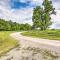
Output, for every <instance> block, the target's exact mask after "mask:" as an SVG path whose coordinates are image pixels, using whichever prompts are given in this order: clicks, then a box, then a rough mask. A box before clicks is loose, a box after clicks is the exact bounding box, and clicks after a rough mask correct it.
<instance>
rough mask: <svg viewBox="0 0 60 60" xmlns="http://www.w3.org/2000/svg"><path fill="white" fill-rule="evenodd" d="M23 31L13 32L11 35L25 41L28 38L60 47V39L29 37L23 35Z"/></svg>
mask: <svg viewBox="0 0 60 60" xmlns="http://www.w3.org/2000/svg"><path fill="white" fill-rule="evenodd" d="M21 33H22V32H16V33H12V34H11V37H13V38H15V39H17V40H23V41H24V40H27V41H32V42H36V43H40V44H45V45H50V46H55V47H60V41H57V40H48V39H40V38H32V37H27V36H23V35H21Z"/></svg>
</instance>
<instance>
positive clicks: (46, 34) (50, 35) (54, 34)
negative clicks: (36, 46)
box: [22, 30, 60, 40]
mask: <svg viewBox="0 0 60 60" xmlns="http://www.w3.org/2000/svg"><path fill="white" fill-rule="evenodd" d="M22 35H24V36H31V37H38V38H43V39H50V40H60V30H45V31H39V30H32V31H27V32H24V33H22Z"/></svg>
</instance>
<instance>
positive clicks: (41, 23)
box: [32, 0, 55, 30]
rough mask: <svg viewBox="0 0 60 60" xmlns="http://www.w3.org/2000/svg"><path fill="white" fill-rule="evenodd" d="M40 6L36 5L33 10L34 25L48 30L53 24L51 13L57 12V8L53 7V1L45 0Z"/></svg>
mask: <svg viewBox="0 0 60 60" xmlns="http://www.w3.org/2000/svg"><path fill="white" fill-rule="evenodd" d="M42 6H43V7H42V8H41V7H40V6H36V8H34V10H33V16H32V20H33V26H34V27H40V29H41V30H46V29H47V28H48V27H49V26H50V25H51V24H52V22H51V17H50V15H51V14H55V11H54V10H55V8H53V5H52V1H50V0H44V1H43V4H42Z"/></svg>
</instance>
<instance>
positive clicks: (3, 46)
mask: <svg viewBox="0 0 60 60" xmlns="http://www.w3.org/2000/svg"><path fill="white" fill-rule="evenodd" d="M11 33H12V32H8V31H1V32H0V56H2V55H4V54H5V53H7V52H8V51H10V50H11V49H13V48H15V47H17V46H18V41H16V40H15V39H13V38H11V37H10V34H11Z"/></svg>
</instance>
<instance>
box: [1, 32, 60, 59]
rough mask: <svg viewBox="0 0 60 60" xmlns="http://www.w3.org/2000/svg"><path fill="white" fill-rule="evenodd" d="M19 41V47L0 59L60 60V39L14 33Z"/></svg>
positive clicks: (13, 36) (13, 35)
mask: <svg viewBox="0 0 60 60" xmlns="http://www.w3.org/2000/svg"><path fill="white" fill-rule="evenodd" d="M10 36H11V37H12V38H14V39H16V40H18V41H19V45H20V46H19V47H17V48H15V49H13V50H11V51H10V52H8V53H7V54H5V55H4V56H2V57H1V58H0V60H60V41H56V40H48V39H40V38H32V37H26V36H22V35H21V32H16V33H12V34H11V35H10Z"/></svg>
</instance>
